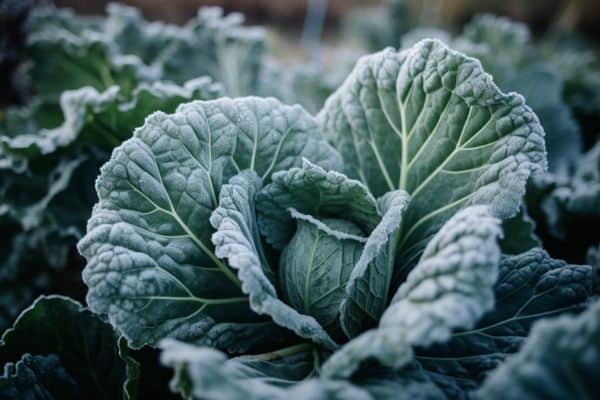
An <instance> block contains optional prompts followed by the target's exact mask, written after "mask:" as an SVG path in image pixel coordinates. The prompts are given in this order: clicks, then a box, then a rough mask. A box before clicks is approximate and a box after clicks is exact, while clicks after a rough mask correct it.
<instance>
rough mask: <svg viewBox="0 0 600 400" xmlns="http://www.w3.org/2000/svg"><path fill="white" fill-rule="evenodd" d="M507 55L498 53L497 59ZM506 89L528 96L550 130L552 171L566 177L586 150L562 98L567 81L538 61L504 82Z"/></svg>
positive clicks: (547, 142)
mask: <svg viewBox="0 0 600 400" xmlns="http://www.w3.org/2000/svg"><path fill="white" fill-rule="evenodd" d="M501 57H502V58H504V56H499V54H496V58H501ZM502 88H504V89H505V90H516V91H518V92H519V93H521V94H522V95H523V96H525V98H526V99H527V104H528V105H530V106H531V108H533V110H534V111H535V113H536V115H537V116H538V117H539V118H540V122H541V124H542V126H543V127H544V131H545V132H546V138H545V141H546V149H547V150H548V167H549V170H550V172H552V173H554V174H558V175H560V176H561V177H566V176H568V174H569V173H570V172H571V170H572V169H573V167H574V165H575V163H576V161H577V159H578V157H579V156H580V154H581V150H582V146H583V144H582V138H581V133H580V131H579V126H578V125H577V122H576V121H575V119H574V118H573V116H572V115H571V112H570V110H569V108H568V106H567V105H566V104H565V102H564V101H563V99H562V93H563V82H562V80H561V78H560V76H559V75H558V73H557V72H555V71H554V70H553V69H552V68H551V67H550V66H548V65H546V64H534V65H531V66H529V67H527V68H524V69H522V70H520V71H519V72H518V74H517V75H516V76H515V77H513V78H512V79H510V80H507V81H506V82H503V83H502Z"/></svg>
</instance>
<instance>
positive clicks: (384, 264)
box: [341, 190, 410, 337]
mask: <svg viewBox="0 0 600 400" xmlns="http://www.w3.org/2000/svg"><path fill="white" fill-rule="evenodd" d="M409 201H410V200H409V198H408V195H407V194H406V192H404V191H402V190H395V191H393V192H388V193H387V194H385V195H384V196H383V197H381V198H380V199H379V200H378V208H379V209H380V212H381V213H382V214H383V217H382V218H381V222H380V223H379V224H378V225H377V226H376V227H375V229H374V230H373V231H372V232H371V234H370V235H369V238H368V239H367V241H366V243H365V246H364V249H363V252H362V253H361V256H360V259H359V260H358V261H357V262H356V265H355V266H354V268H353V269H352V274H351V275H350V278H349V280H348V284H347V286H346V293H347V298H346V299H345V300H344V301H343V303H342V305H341V323H342V328H343V329H344V332H345V333H346V335H347V336H348V337H353V336H356V335H357V334H359V333H360V332H362V331H364V330H365V329H366V328H369V327H370V326H372V325H374V324H375V323H376V322H377V321H378V320H379V317H381V314H382V313H383V310H384V309H385V307H386V306H387V304H388V297H389V293H390V290H391V283H392V282H391V281H392V276H393V273H394V256H395V246H396V243H397V240H398V231H399V229H400V224H401V222H402V218H403V216H402V215H403V213H404V210H405V209H406V207H407V205H408V203H409Z"/></svg>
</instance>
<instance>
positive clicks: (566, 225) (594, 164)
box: [538, 144, 600, 247]
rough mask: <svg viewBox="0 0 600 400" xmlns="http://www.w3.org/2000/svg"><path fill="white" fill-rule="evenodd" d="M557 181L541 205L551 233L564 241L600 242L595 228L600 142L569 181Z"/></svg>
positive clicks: (599, 216) (599, 211) (599, 206)
mask: <svg viewBox="0 0 600 400" xmlns="http://www.w3.org/2000/svg"><path fill="white" fill-rule="evenodd" d="M557 181H558V182H556V183H557V184H556V185H555V186H556V188H555V189H554V190H553V191H552V192H551V193H550V195H548V196H547V197H546V198H544V199H543V200H542V201H541V204H538V206H541V209H542V211H543V213H544V214H545V215H544V217H545V218H546V220H547V221H546V222H547V225H548V229H549V231H550V234H551V235H552V236H554V237H557V238H560V239H563V240H564V239H566V238H567V237H568V238H569V239H571V240H572V239H573V238H576V239H577V241H578V244H583V246H584V247H587V246H589V245H593V244H596V243H598V241H600V235H598V234H594V230H593V229H591V228H592V227H593V226H595V225H596V224H597V223H598V222H600V144H596V145H595V146H594V147H593V148H592V149H590V150H589V151H588V152H587V153H586V154H585V155H584V157H583V158H581V159H580V160H579V162H578V165H577V169H576V171H575V174H574V176H573V177H572V178H571V179H570V181H569V182H568V183H562V182H560V180H557ZM552 183H555V182H552ZM561 183H562V184H561ZM590 231H591V233H592V234H591V235H590Z"/></svg>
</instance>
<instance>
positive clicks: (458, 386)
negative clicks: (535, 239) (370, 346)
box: [416, 248, 600, 398]
mask: <svg viewBox="0 0 600 400" xmlns="http://www.w3.org/2000/svg"><path fill="white" fill-rule="evenodd" d="M599 294H600V286H599V285H598V282H594V271H593V268H592V267H590V266H589V265H570V264H567V263H565V262H564V261H561V260H554V259H552V258H550V256H548V254H547V253H546V252H545V251H543V250H542V249H539V248H536V249H532V250H529V251H528V252H526V253H523V254H519V255H516V256H505V257H504V258H503V259H502V261H501V262H500V267H499V276H498V281H497V282H496V284H495V286H494V296H495V299H496V305H495V307H494V309H493V310H492V311H490V312H488V313H487V314H486V315H484V317H483V318H482V319H481V320H480V321H479V322H478V323H477V325H476V326H475V327H474V328H473V329H469V330H464V331H460V332H456V333H454V334H453V335H452V338H451V340H449V341H448V342H446V343H444V344H440V345H436V346H433V347H431V348H429V349H421V350H418V351H417V357H416V358H417V359H418V360H419V362H421V364H422V365H423V367H424V368H425V370H426V371H428V372H429V375H430V377H431V378H432V380H433V381H434V382H436V383H437V384H438V385H439V386H440V387H441V388H442V389H443V390H444V391H445V392H446V394H447V395H448V396H449V397H450V398H462V397H463V396H464V393H465V391H468V390H473V389H474V388H476V387H477V386H478V385H479V382H480V381H481V380H482V379H483V378H484V376H485V375H486V373H487V372H488V371H490V370H492V369H494V368H496V367H497V366H499V365H500V364H501V363H502V362H503V361H504V360H505V358H506V357H507V355H509V354H510V353H514V352H516V351H517V350H518V349H519V348H520V347H521V344H522V343H523V341H524V340H526V338H527V336H528V335H529V332H530V329H531V326H532V325H533V324H534V323H535V322H536V321H538V320H540V319H543V318H545V317H551V316H556V315H559V314H563V313H577V312H581V311H583V310H584V309H585V308H586V307H587V306H588V304H589V303H591V302H593V301H594V300H595V299H597V298H598V295H599Z"/></svg>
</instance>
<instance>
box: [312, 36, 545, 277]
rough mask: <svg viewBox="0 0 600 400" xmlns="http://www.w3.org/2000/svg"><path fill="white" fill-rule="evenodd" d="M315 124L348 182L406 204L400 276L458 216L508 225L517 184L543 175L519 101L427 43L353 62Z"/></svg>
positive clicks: (538, 137)
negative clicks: (405, 197) (402, 194)
mask: <svg viewBox="0 0 600 400" xmlns="http://www.w3.org/2000/svg"><path fill="white" fill-rule="evenodd" d="M319 120H320V123H321V125H322V127H323V129H324V131H325V133H326V135H327V136H328V138H329V139H330V140H331V141H332V142H333V143H335V145H336V147H337V148H338V149H339V150H340V152H341V153H342V157H343V158H344V161H345V166H346V172H347V173H348V174H349V176H350V177H352V178H357V179H360V180H361V181H362V182H363V183H364V184H365V185H367V186H368V187H369V189H370V190H371V192H372V193H373V194H374V195H377V196H379V195H381V194H383V193H385V192H387V191H390V190H395V189H403V190H405V191H406V192H408V194H409V195H410V197H411V202H410V205H409V206H408V208H407V210H406V213H405V214H404V217H403V223H402V227H401V231H400V240H399V244H398V257H397V260H398V261H401V262H402V263H403V265H404V266H405V268H406V269H405V270H404V273H406V272H408V271H409V270H410V267H411V266H412V265H414V263H416V260H417V259H418V257H419V255H420V254H421V251H422V249H423V248H424V247H425V245H426V243H427V241H428V240H429V239H430V238H431V236H432V235H434V234H435V233H436V232H437V231H438V230H439V228H440V227H441V226H442V224H443V223H444V222H445V221H447V220H448V219H449V218H450V217H451V216H452V215H454V214H455V213H456V212H457V211H458V210H460V209H461V208H464V207H466V206H468V205H474V204H486V205H489V206H490V208H491V210H492V213H493V214H494V215H496V216H498V217H500V218H508V217H511V216H513V215H514V214H515V213H516V212H517V210H518V207H519V205H520V202H521V198H522V196H523V194H524V192H525V183H526V181H527V178H528V177H529V176H530V174H531V173H532V172H534V171H537V170H541V169H544V168H545V166H546V159H545V150H544V140H543V136H544V132H543V129H542V127H541V126H540V124H539V122H538V118H537V117H536V116H535V114H534V113H533V112H532V111H531V109H530V108H529V107H527V106H526V105H525V102H524V99H523V97H521V96H520V95H518V94H516V93H509V94H504V93H502V92H500V90H499V89H498V88H497V87H496V85H495V84H494V83H493V81H492V78H491V76H490V75H488V74H487V73H485V72H484V71H483V69H482V67H481V64H480V63H479V62H478V61H477V60H475V59H473V58H470V57H467V56H465V55H463V54H461V53H458V52H455V51H453V50H451V49H449V48H448V47H446V46H445V45H444V44H442V43H441V42H439V41H437V40H424V41H421V42H419V43H417V44H416V45H415V46H413V47H412V48H410V49H408V50H405V51H400V52H397V51H396V50H393V49H386V50H383V51H381V52H379V53H375V54H373V55H369V56H365V57H363V58H361V59H360V60H359V61H358V63H357V65H356V67H355V69H354V71H353V72H352V73H351V74H350V76H349V77H348V78H347V79H346V81H345V82H344V84H343V85H342V86H341V87H340V88H339V89H338V90H337V91H336V92H335V93H334V94H333V95H331V96H330V98H329V99H328V100H327V102H326V104H325V106H324V108H323V110H322V111H321V113H320V114H319ZM404 277H405V275H403V276H399V277H397V279H395V281H396V283H400V282H401V281H402V279H403V278H404Z"/></svg>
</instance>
